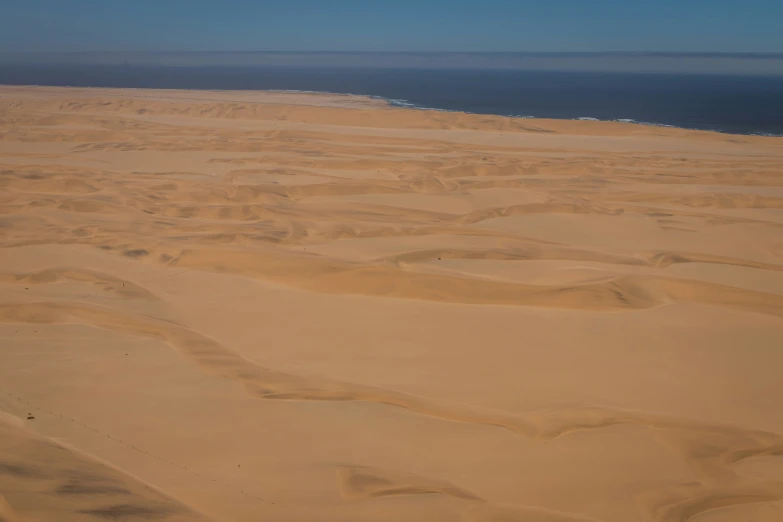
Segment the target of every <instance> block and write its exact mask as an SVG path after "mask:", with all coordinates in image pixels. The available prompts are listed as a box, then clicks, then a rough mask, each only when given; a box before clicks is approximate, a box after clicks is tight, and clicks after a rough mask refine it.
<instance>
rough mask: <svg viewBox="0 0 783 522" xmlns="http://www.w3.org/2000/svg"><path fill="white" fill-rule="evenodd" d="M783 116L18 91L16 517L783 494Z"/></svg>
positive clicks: (548, 504)
mask: <svg viewBox="0 0 783 522" xmlns="http://www.w3.org/2000/svg"><path fill="white" fill-rule="evenodd" d="M781 172H783V142H781V140H780V139H779V138H764V137H751V136H731V135H722V134H716V133H707V132H697V131H687V130H678V129H663V128H655V127H648V126H640V125H632V124H621V123H599V122H588V121H576V122H569V121H550V120H521V119H508V118H501V117H495V116H481V115H468V114H456V113H453V114H452V113H440V112H428V111H414V110H403V109H395V108H391V107H388V106H386V105H385V104H384V103H383V102H380V101H378V100H373V99H369V98H362V97H350V96H341V95H316V94H295V93H254V92H217V91H209V92H207V91H204V92H199V91H153V90H150V91H146V90H112V89H67V88H41V87H0V188H1V189H2V192H1V193H0V289H1V290H2V292H0V339H2V348H1V349H0V415H2V417H0V519H1V520H4V521H9V522H26V521H28V520H30V521H32V520H69V521H70V520H73V521H77V520H79V521H81V520H84V521H89V520H123V521H125V520H127V521H134V520H139V521H141V520H171V521H177V520H221V521H246V520H247V521H250V520H267V519H269V520H293V521H298V520H301V521H306V520H308V521H309V520H314V519H315V520H324V521H357V522H358V521H367V520H378V521H386V520H388V521H392V520H428V521H455V520H460V521H477V522H499V521H514V522H516V521H519V522H579V521H581V522H690V521H693V522H729V521H731V522H736V521H743V522H744V521H748V522H750V521H753V522H772V521H775V522H777V521H779V520H782V519H783V413H781V408H780V405H781V404H780V399H779V397H781V396H783V380H781V378H780V368H782V367H783V351H781V350H780V347H781V346H783V239H782V238H783V215H782V214H781V213H780V211H781V208H783V204H782V203H781V202H783V192H781V186H783V181H781V176H780V173H781Z"/></svg>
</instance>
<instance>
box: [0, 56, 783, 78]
mask: <svg viewBox="0 0 783 522" xmlns="http://www.w3.org/2000/svg"><path fill="white" fill-rule="evenodd" d="M126 63H127V64H128V65H132V66H178V67H188V66H190V67H215V66H234V67H302V68H310V67H333V68H339V67H350V68H376V69H377V68H400V69H404V68H410V69H420V68H425V69H511V70H552V71H588V72H639V73H682V74H734V75H742V74H753V75H772V76H780V75H783V53H723V52H709V53H707V52H702V53H693V52H682V53H675V52H638V51H636V52H634V51H614V52H583V53H579V52H457V51H449V52H426V51H407V52H396V51H384V52H362V51H144V52H62V53H51V52H47V53H38V52H36V53H25V52H19V53H0V65H6V66H8V65H12V66H13V65H16V66H54V65H62V66H66V65H72V66H76V65H82V66H85V65H124V64H126Z"/></svg>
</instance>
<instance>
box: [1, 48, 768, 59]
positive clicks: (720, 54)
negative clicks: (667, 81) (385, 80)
mask: <svg viewBox="0 0 783 522" xmlns="http://www.w3.org/2000/svg"><path fill="white" fill-rule="evenodd" d="M207 53H209V54H352V55H361V54H397V55H473V56H486V55H494V56H498V55H505V56H545V57H553V56H562V57H583V56H584V57H595V56H655V57H672V58H674V57H699V58H710V57H713V58H783V52H766V51H765V52H732V51H345V50H298V51H281V50H187V51H185V50H180V51H177V50H156V51H150V50H144V51H140V50H126V51H0V55H2V54H5V55H9V54H10V55H42V54H54V55H84V54H104V55H105V54H156V55H160V54H207Z"/></svg>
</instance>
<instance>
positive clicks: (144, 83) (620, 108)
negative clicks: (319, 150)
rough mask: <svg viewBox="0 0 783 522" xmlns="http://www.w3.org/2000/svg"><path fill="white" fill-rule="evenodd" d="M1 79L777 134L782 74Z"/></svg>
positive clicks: (118, 73) (782, 128) (135, 73)
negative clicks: (365, 100) (315, 96)
mask: <svg viewBox="0 0 783 522" xmlns="http://www.w3.org/2000/svg"><path fill="white" fill-rule="evenodd" d="M0 84H13V85H57V86H81V87H87V86H90V87H137V88H143V87H147V88H172V89H174V88H176V89H228V90H235V89H242V90H245V89H248V90H255V89H284V90H304V91H326V92H335V93H352V94H366V95H372V96H378V97H382V98H386V99H389V100H392V101H393V103H395V104H398V105H403V106H413V107H420V108H433V109H442V110H450V111H465V112H473V113H485V114H499V115H504V116H527V117H539V118H565V119H574V118H597V119H600V120H634V121H637V122H640V123H651V124H659V125H672V126H676V127H684V128H691V129H707V130H716V131H721V132H730V133H739V134H768V135H783V77H774V76H769V77H765V76H729V75H726V76H703V75H668V74H634V73H590V72H551V71H503V70H420V69H368V68H361V69H359V68H356V69H340V68H328V69H327V68H322V69H319V68H307V69H294V68H284V67H277V68H275V67H169V66H101V65H67V66H51V65H48V66H19V65H13V66H11V65H4V66H0Z"/></svg>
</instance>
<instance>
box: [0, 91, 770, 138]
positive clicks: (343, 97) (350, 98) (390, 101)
mask: <svg viewBox="0 0 783 522" xmlns="http://www.w3.org/2000/svg"><path fill="white" fill-rule="evenodd" d="M6 90H29V91H36V92H47V91H52V92H55V93H59V92H62V91H71V92H84V93H85V94H88V95H95V94H102V95H104V96H127V95H128V92H127V91H130V92H131V93H136V92H139V91H142V92H148V93H150V94H149V95H148V96H143V95H138V96H135V97H141V98H148V97H151V96H152V97H155V98H170V99H171V100H179V101H199V102H202V101H204V102H242V103H253V104H270V105H293V106H296V105H300V106H315V107H330V108H345V109H367V108H372V109H396V110H412V111H423V112H438V113H444V114H457V115H466V116H477V117H488V116H489V117H497V118H508V119H512V120H525V121H535V122H543V123H547V122H589V123H616V124H624V125H635V126H640V127H646V128H653V129H671V130H678V131H686V132H704V133H713V134H720V135H723V136H742V137H749V138H783V134H773V133H763V132H755V133H736V132H727V131H723V130H719V129H708V128H694V127H681V126H677V125H671V124H666V123H654V122H646V121H637V120H634V119H633V118H616V119H600V118H593V117H589V116H582V117H575V118H543V117H538V116H529V115H504V114H495V113H479V112H468V111H459V110H451V109H441V108H437V107H424V106H419V105H416V104H414V103H411V102H409V101H407V100H403V99H395V98H388V97H384V96H377V95H371V94H354V93H338V92H329V91H313V90H296V89H263V90H241V89H237V90H234V89H176V88H171V89H168V88H146V87H80V86H53V85H14V84H2V83H0V100H1V99H2V97H3V92H4V91H6ZM106 91H108V92H106ZM120 92H123V94H117V93H120ZM155 93H159V94H164V93H165V94H167V95H168V94H174V93H178V94H185V93H188V94H192V93H220V94H221V95H222V96H226V95H231V96H228V98H230V99H214V98H194V97H192V96H187V97H169V96H160V95H159V96H154V94H155ZM258 96H263V97H265V99H263V100H257V99H253V98H256V97H258ZM309 98H312V99H309ZM323 102H325V103H323Z"/></svg>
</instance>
